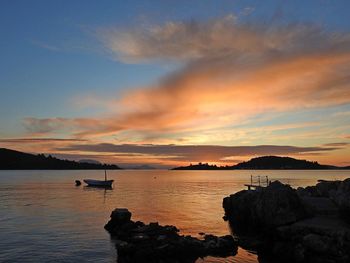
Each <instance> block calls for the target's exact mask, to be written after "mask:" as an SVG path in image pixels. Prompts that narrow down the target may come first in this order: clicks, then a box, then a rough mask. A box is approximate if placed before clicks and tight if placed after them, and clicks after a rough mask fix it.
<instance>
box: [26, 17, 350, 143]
mask: <svg viewBox="0 0 350 263" xmlns="http://www.w3.org/2000/svg"><path fill="white" fill-rule="evenodd" d="M99 36H101V38H102V40H103V41H104V43H105V44H106V46H107V47H108V48H109V49H110V51H111V52H113V53H114V54H115V56H116V57H117V59H119V60H122V61H126V62H132V63H137V62H145V61H146V62H147V61H157V60H167V61H169V60H170V61H181V62H182V63H183V68H182V69H180V70H179V71H178V72H175V73H173V74H171V75H169V76H166V77H165V78H164V79H163V80H161V81H160V82H159V83H157V84H155V85H154V86H152V87H141V88H139V89H137V90H133V91H125V93H124V95H123V96H122V97H121V99H118V100H111V102H110V104H113V107H114V110H112V111H110V106H108V111H110V112H107V113H106V114H105V115H104V116H101V117H100V118H95V119H59V118H54V119H35V118H31V119H27V127H28V130H29V131H31V132H32V133H34V134H35V133H39V134H40V133H41V134H47V133H49V134H50V133H52V132H55V131H57V130H60V129H67V127H69V132H71V133H73V134H75V136H78V137H80V136H84V137H92V136H108V135H113V134H118V133H120V132H122V131H132V132H139V133H145V134H148V135H149V134H152V133H159V132H161V133H163V134H172V133H176V132H195V131H199V130H206V129H221V128H222V127H227V126H231V125H234V124H237V123H240V122H242V121H246V120H247V119H249V118H251V117H253V116H255V115H257V114H260V113H266V112H275V111H280V112H283V111H291V110H297V109H305V108H311V107H326V106H334V105H340V104H347V103H349V102H350V86H349V85H350V84H349V83H350V81H349V80H350V72H349V71H348V69H349V68H350V36H349V34H348V33H343V34H340V33H330V32H326V31H324V30H323V29H322V28H319V27H316V26H312V25H304V24H295V25H279V26H275V25H272V26H267V25H254V24H243V23H240V22H239V21H238V20H237V18H236V17H234V16H227V17H224V18H222V19H217V20H211V21H206V22H194V21H191V22H171V23H166V24H165V25H162V26H153V27H148V28H142V27H138V28H131V29H127V30H116V29H105V30H102V31H100V32H99ZM106 104H108V103H106ZM108 105H109V104H108ZM115 112H117V113H115Z"/></svg>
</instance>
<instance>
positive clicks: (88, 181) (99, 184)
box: [83, 171, 114, 187]
mask: <svg viewBox="0 0 350 263" xmlns="http://www.w3.org/2000/svg"><path fill="white" fill-rule="evenodd" d="M83 181H84V182H85V183H86V184H87V185H88V186H97V187H112V184H113V182H114V180H107V173H106V171H105V179H104V180H95V179H84V180H83Z"/></svg>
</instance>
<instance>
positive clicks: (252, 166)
mask: <svg viewBox="0 0 350 263" xmlns="http://www.w3.org/2000/svg"><path fill="white" fill-rule="evenodd" d="M119 169H132V170H151V169H156V168H155V167H152V166H148V165H138V166H130V167H125V168H122V167H120V166H118V165H116V164H102V163H99V162H98V161H95V160H90V159H83V160H80V161H71V160H62V159H58V158H56V157H53V156H51V155H44V154H37V155H35V154H30V153H24V152H20V151H15V150H11V149H6V148H0V170H119ZM336 169H341V170H349V169H350V166H346V167H339V166H333V165H323V164H319V163H318V162H311V161H307V160H298V159H294V158H291V157H280V156H262V157H256V158H252V159H251V160H249V161H246V162H241V163H238V164H236V165H231V166H230V165H226V166H217V165H210V164H208V163H198V164H190V165H188V166H179V167H175V168H171V169H170V170H336Z"/></svg>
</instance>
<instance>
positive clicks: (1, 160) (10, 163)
mask: <svg viewBox="0 0 350 263" xmlns="http://www.w3.org/2000/svg"><path fill="white" fill-rule="evenodd" d="M118 169H122V168H120V167H119V166H118V165H115V164H100V163H97V162H96V163H92V162H91V161H90V160H89V162H88V161H86V162H84V161H80V162H76V161H69V160H61V159H58V158H55V157H52V156H51V155H48V156H45V155H44V154H38V155H34V154H29V153H23V152H19V151H14V150H10V149H5V148H0V170H118Z"/></svg>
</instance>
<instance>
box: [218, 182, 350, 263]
mask: <svg viewBox="0 0 350 263" xmlns="http://www.w3.org/2000/svg"><path fill="white" fill-rule="evenodd" d="M223 207H224V210H225V218H226V219H227V220H228V221H229V223H230V226H231V227H232V230H233V232H234V233H235V235H236V236H237V238H238V243H239V245H240V246H242V247H244V248H249V249H254V250H256V251H257V252H258V255H259V257H260V258H265V259H266V258H270V259H275V260H276V261H277V262H327V263H328V262H329V263H331V262H334V263H338V262H339V263H343V262H344V263H345V262H350V226H349V224H348V223H349V218H350V179H346V180H344V181H320V182H319V183H318V184H317V185H316V186H311V187H306V188H298V189H297V190H295V189H293V188H291V187H290V186H288V185H284V184H282V183H280V182H278V181H276V182H273V183H271V184H270V185H269V186H268V187H266V188H260V189H258V190H250V191H248V190H247V191H240V192H238V193H236V194H233V195H231V196H229V197H226V198H224V200H223Z"/></svg>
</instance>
